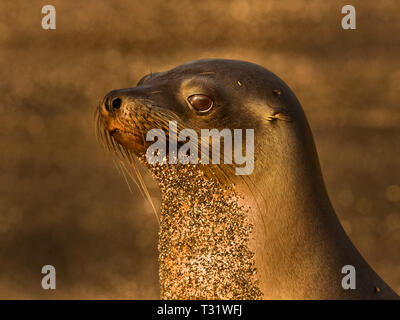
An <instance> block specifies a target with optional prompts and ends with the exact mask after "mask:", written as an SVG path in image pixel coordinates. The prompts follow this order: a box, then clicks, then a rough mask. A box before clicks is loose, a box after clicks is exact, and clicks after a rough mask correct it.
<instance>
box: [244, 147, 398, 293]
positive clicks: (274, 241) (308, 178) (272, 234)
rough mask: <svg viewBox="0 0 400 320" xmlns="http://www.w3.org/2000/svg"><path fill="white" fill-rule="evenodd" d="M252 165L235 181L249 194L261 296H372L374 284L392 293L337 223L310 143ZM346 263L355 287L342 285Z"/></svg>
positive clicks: (252, 242)
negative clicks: (243, 178) (249, 172)
mask: <svg viewBox="0 0 400 320" xmlns="http://www.w3.org/2000/svg"><path fill="white" fill-rule="evenodd" d="M304 150H305V151H306V152H305V153H304ZM285 155H288V156H287V157H286V156H285ZM310 155H312V157H310ZM282 163H284V164H285V166H284V167H283V166H282ZM255 168H256V169H255V171H254V174H253V175H252V176H251V177H249V178H247V181H246V183H245V184H243V183H238V192H239V194H245V195H247V196H248V195H251V196H250V197H246V198H245V201H246V202H247V203H248V204H250V207H251V208H252V209H251V211H250V212H249V220H250V223H251V224H252V225H254V230H253V237H252V238H251V241H250V249H251V250H252V251H253V252H254V253H255V264H256V268H257V279H258V280H259V287H260V290H261V291H262V292H263V298H265V299H338V298H345V299H349V298H355V299H359V298H375V299H376V298H379V297H378V296H377V294H376V291H374V289H375V287H378V288H380V289H382V288H385V294H389V297H391V294H393V292H392V291H391V289H390V288H389V287H388V286H387V285H386V284H385V283H384V282H383V281H382V280H381V279H380V278H379V277H378V276H377V275H376V274H375V272H374V271H373V270H372V269H371V268H370V267H369V265H368V264H367V263H366V262H365V261H364V259H363V258H362V257H361V255H360V254H359V253H358V251H357V250H356V249H355V247H354V246H353V244H352V243H351V241H350V240H349V238H348V237H347V235H346V234H345V232H344V230H343V228H342V226H341V225H340V222H339V220H338V218H337V216H336V214H335V212H334V209H333V208H332V205H331V203H330V200H329V197H328V195H327V192H326V189H325V186H324V183H323V180H322V175H321V174H320V169H319V164H318V158H317V155H316V152H315V149H314V146H313V145H310V146H309V149H308V150H307V149H306V146H289V145H288V146H287V150H282V153H281V155H280V159H279V161H277V162H274V161H273V160H271V161H270V162H269V163H268V164H265V162H264V163H263V164H260V163H259V164H257V163H256V165H255ZM257 170H258V171H257ZM249 190H252V192H251V193H249ZM254 199H257V201H255V200H254ZM345 265H352V266H354V267H355V268H356V272H357V273H356V276H357V290H344V289H343V288H342V286H341V282H342V278H343V277H344V276H345V275H344V274H342V273H341V271H342V268H343V266H345Z"/></svg>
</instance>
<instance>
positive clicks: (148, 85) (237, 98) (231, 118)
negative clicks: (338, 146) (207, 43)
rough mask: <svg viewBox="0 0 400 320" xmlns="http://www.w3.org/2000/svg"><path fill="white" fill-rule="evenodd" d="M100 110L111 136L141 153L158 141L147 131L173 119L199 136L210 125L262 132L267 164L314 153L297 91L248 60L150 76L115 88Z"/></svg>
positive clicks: (260, 148) (258, 154)
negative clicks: (151, 139)
mask: <svg viewBox="0 0 400 320" xmlns="http://www.w3.org/2000/svg"><path fill="white" fill-rule="evenodd" d="M99 113H100V120H99V121H100V122H101V124H102V126H104V128H105V130H106V132H107V133H108V134H109V135H110V136H111V137H112V138H111V139H115V140H116V141H117V142H118V143H119V144H121V145H123V146H124V147H125V148H127V149H129V150H130V151H133V152H134V153H135V154H136V155H137V156H143V155H144V154H145V152H146V149H147V147H148V146H149V144H150V143H149V142H147V141H146V134H147V132H148V131H149V130H151V129H157V128H161V129H164V131H165V132H166V134H167V135H168V132H167V131H168V122H169V121H177V122H178V128H179V129H182V128H191V129H194V130H195V131H196V132H198V133H199V135H200V130H201V129H206V128H207V129H213V128H216V129H218V130H222V129H224V128H228V129H232V130H233V129H247V128H251V129H254V132H255V139H254V140H255V158H256V159H255V163H256V165H258V166H259V167H262V168H260V169H266V168H267V167H271V166H273V165H274V163H275V162H277V165H279V162H282V161H286V159H285V157H282V158H279V157H278V156H277V155H284V154H285V153H286V152H289V153H293V152H300V153H301V152H309V151H308V150H304V149H311V152H314V151H313V148H314V146H313V142H312V137H311V134H310V130H309V128H308V124H307V121H306V119H305V116H304V113H303V110H302V108H301V106H300V104H299V102H298V100H297V98H296V97H295V95H294V94H293V93H292V91H291V90H290V88H289V87H288V86H287V85H286V84H285V83H284V82H283V81H282V80H281V79H280V78H278V77H277V76H276V75H274V74H273V73H272V72H270V71H268V70H267V69H265V68H263V67H261V66H259V65H256V64H253V63H249V62H245V61H237V60H225V59H203V60H197V61H193V62H189V63H186V64H183V65H180V66H178V67H176V68H173V69H171V70H169V71H165V72H157V73H151V74H148V75H146V76H144V77H143V78H142V79H141V80H140V81H139V82H138V84H137V85H136V87H133V88H126V89H118V90H113V91H111V92H109V93H108V94H107V95H106V96H105V97H104V99H103V101H102V103H101V105H100V107H99ZM304 137H306V139H304ZM297 140H299V141H300V143H299V142H298V141H297ZM290 141H292V142H290ZM299 144H300V145H299ZM300 157H301V155H300ZM268 158H272V159H270V160H269V161H266V159H268ZM260 164H261V165H260Z"/></svg>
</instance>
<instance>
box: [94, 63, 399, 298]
mask: <svg viewBox="0 0 400 320" xmlns="http://www.w3.org/2000/svg"><path fill="white" fill-rule="evenodd" d="M98 115H99V117H98V125H99V126H98V127H99V134H100V135H102V136H103V139H104V140H105V141H106V143H107V145H108V146H110V147H111V149H113V150H114V151H115V150H119V151H118V154H121V155H124V157H125V158H126V159H128V161H133V158H132V157H131V154H135V155H136V156H138V157H140V158H141V159H142V160H144V162H146V161H145V158H144V154H145V153H146V149H147V148H148V147H149V142H148V141H146V139H145V137H146V133H147V132H148V131H149V130H150V129H153V128H163V129H164V130H168V129H167V128H168V122H169V121H177V122H178V123H179V128H193V129H194V130H195V131H196V132H200V131H201V129H203V128H217V129H219V130H222V129H223V128H229V129H232V130H233V129H243V130H244V129H246V128H253V129H254V132H255V138H254V171H253V172H252V173H251V174H249V175H247V176H239V175H236V174H235V173H234V170H232V165H230V164H210V165H206V164H198V165H195V164H193V165H192V164H188V165H183V164H179V163H178V164H176V165H171V164H165V165H148V167H149V168H150V170H151V171H152V173H153V175H154V177H155V178H156V179H157V180H158V182H159V183H160V187H161V192H162V203H163V204H162V212H161V217H160V234H159V235H160V240H159V241H160V242H159V251H160V285H161V297H162V298H164V299H196V298H202V299H226V298H227V299H260V298H262V299H396V298H398V296H397V295H396V293H395V292H394V291H393V290H392V289H391V288H390V287H389V286H388V285H387V284H386V283H385V282H384V281H383V280H382V279H381V278H380V277H379V276H378V275H377V274H376V273H375V272H374V271H373V270H372V268H371V267H370V266H369V265H368V263H367V262H366V261H365V260H364V259H363V257H362V256H361V255H360V253H359V252H358V251H357V249H356V248H355V247H354V245H353V244H352V242H351V241H350V239H349V238H348V236H347V235H346V233H345V232H344V230H343V228H342V226H341V224H340V222H339V220H338V218H337V216H336V214H335V211H334V209H333V207H332V205H331V202H330V200H329V197H328V194H327V191H326V188H325V185H324V182H323V178H322V174H321V170H320V165H319V160H318V157H317V152H316V148H315V145H314V141H313V137H312V133H311V130H310V128H309V125H308V122H307V120H306V117H305V115H304V112H303V110H302V107H301V105H300V103H299V101H298V100H297V98H296V96H295V95H294V94H293V92H292V91H291V90H290V88H289V87H288V86H287V85H286V84H285V83H284V82H283V81H282V80H281V79H280V78H278V77H277V76H276V75H274V74H273V73H272V72H270V71H268V70H267V69H265V68H263V67H261V66H259V65H256V64H253V63H249V62H244V61H236V60H224V59H204V60H198V61H194V62H190V63H187V64H183V65H181V66H178V67H176V68H174V69H172V70H169V71H166V72H160V73H153V74H149V75H147V76H145V77H144V78H142V79H141V80H140V81H139V83H138V84H137V86H136V87H134V88H127V89H120V90H113V91H111V92H110V93H108V94H107V95H106V96H105V98H104V99H103V101H102V103H101V104H100V106H99V108H98ZM346 265H350V266H354V268H355V271H356V274H355V276H356V278H355V279H356V289H344V288H343V287H342V279H343V277H344V276H345V275H344V274H342V268H343V267H344V266H346ZM376 288H379V290H377V289H376Z"/></svg>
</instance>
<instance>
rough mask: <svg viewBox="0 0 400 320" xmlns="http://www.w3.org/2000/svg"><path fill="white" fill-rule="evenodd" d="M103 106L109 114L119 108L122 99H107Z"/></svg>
mask: <svg viewBox="0 0 400 320" xmlns="http://www.w3.org/2000/svg"><path fill="white" fill-rule="evenodd" d="M104 105H105V107H106V109H107V111H109V112H115V111H117V110H119V108H121V105H122V99H121V98H120V97H115V96H114V97H107V98H106V99H105V102H104Z"/></svg>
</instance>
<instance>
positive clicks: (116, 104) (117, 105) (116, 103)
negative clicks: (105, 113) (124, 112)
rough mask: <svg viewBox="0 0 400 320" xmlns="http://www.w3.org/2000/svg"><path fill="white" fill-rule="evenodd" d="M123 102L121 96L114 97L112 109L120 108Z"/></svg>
mask: <svg viewBox="0 0 400 320" xmlns="http://www.w3.org/2000/svg"><path fill="white" fill-rule="evenodd" d="M121 104H122V100H121V99H120V98H114V99H113V100H112V101H111V107H112V110H113V111H116V110H118V109H119V108H120V107H121Z"/></svg>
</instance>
